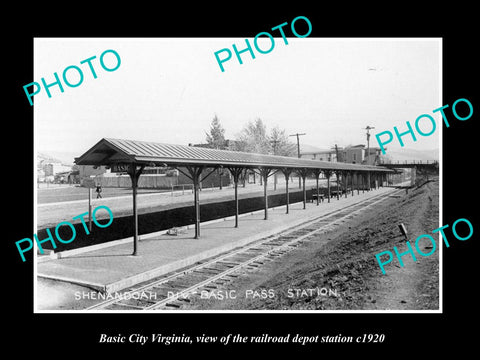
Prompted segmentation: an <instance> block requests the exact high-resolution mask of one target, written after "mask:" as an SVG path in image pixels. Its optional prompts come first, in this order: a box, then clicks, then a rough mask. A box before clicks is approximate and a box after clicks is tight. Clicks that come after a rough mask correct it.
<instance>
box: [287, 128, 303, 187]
mask: <svg viewBox="0 0 480 360" xmlns="http://www.w3.org/2000/svg"><path fill="white" fill-rule="evenodd" d="M302 135H307V134H305V133H302V134H299V133H296V134H292V135H289V136H296V137H297V153H298V158H299V159H300V136H302ZM298 188H299V189H301V188H302V181H301V179H300V176H299V177H298Z"/></svg>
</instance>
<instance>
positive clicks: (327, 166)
mask: <svg viewBox="0 0 480 360" xmlns="http://www.w3.org/2000/svg"><path fill="white" fill-rule="evenodd" d="M75 163H76V164H77V165H97V166H100V165H105V166H112V165H119V164H137V165H145V166H165V165H166V166H173V167H178V166H204V167H220V166H222V167H243V168H259V167H266V168H272V169H280V168H287V169H299V168H303V169H320V170H332V171H342V170H343V171H362V172H363V171H367V172H368V171H375V172H393V171H392V170H390V169H387V168H385V167H381V166H368V165H361V164H349V163H337V162H327V161H318V160H310V159H301V158H300V159H299V158H296V157H286V156H277V155H264V154H254V153H246V152H240V151H229V150H217V149H209V148H202V147H194V146H186V145H170V144H162V143H155V142H147V141H135V140H121V139H111V138H104V139H102V140H100V141H99V142H98V143H97V144H95V145H94V146H93V147H92V148H90V149H89V150H88V151H87V152H85V153H84V154H83V155H82V156H80V157H78V158H76V159H75Z"/></svg>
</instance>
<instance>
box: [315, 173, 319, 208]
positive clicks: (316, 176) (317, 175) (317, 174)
mask: <svg viewBox="0 0 480 360" xmlns="http://www.w3.org/2000/svg"><path fill="white" fill-rule="evenodd" d="M314 175H315V181H316V185H317V206H318V205H319V204H320V188H319V186H318V178H319V177H320V170H319V169H315V170H314Z"/></svg>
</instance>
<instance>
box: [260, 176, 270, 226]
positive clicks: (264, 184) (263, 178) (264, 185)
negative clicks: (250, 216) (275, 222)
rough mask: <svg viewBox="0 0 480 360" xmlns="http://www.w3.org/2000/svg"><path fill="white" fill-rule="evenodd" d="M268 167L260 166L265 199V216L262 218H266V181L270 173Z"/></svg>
mask: <svg viewBox="0 0 480 360" xmlns="http://www.w3.org/2000/svg"><path fill="white" fill-rule="evenodd" d="M270 171H271V170H270V169H268V168H261V169H260V175H261V178H262V180H263V196H264V201H265V217H264V220H268V195H267V183H268V175H269V174H270Z"/></svg>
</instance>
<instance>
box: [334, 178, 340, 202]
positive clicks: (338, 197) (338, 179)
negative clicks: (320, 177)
mask: <svg viewBox="0 0 480 360" xmlns="http://www.w3.org/2000/svg"><path fill="white" fill-rule="evenodd" d="M335 176H336V177H337V200H340V195H339V194H340V189H339V186H340V184H339V183H340V172H338V171H336V172H335Z"/></svg>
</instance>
